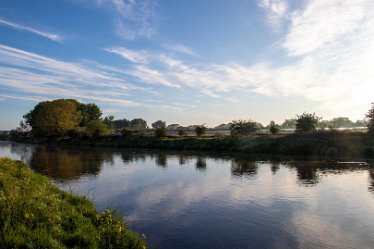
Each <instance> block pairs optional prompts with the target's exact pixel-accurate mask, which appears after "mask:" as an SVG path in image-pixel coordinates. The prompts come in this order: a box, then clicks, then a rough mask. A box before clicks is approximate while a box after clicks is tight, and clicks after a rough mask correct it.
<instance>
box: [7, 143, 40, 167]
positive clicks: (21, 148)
mask: <svg viewBox="0 0 374 249" xmlns="http://www.w3.org/2000/svg"><path fill="white" fill-rule="evenodd" d="M10 152H11V153H12V154H17V155H19V156H20V160H21V161H23V162H25V163H27V164H29V163H30V160H31V157H32V155H33V154H34V152H35V146H33V145H30V144H21V143H11V144H10Z"/></svg>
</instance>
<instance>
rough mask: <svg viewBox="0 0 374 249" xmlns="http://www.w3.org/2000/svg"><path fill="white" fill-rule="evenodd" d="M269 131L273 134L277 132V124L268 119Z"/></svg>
mask: <svg viewBox="0 0 374 249" xmlns="http://www.w3.org/2000/svg"><path fill="white" fill-rule="evenodd" d="M269 131H270V133H271V134H273V135H275V134H277V133H278V132H279V125H277V124H275V122H274V121H270V124H269Z"/></svg>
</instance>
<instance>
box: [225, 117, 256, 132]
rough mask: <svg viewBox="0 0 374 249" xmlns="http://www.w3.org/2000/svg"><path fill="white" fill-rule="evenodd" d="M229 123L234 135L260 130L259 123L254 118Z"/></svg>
mask: <svg viewBox="0 0 374 249" xmlns="http://www.w3.org/2000/svg"><path fill="white" fill-rule="evenodd" d="M229 125H230V132H231V134H232V135H250V134H253V133H255V132H256V131H257V130H258V126H257V123H256V122H254V121H252V120H248V121H245V120H233V121H231V122H230V124H229Z"/></svg>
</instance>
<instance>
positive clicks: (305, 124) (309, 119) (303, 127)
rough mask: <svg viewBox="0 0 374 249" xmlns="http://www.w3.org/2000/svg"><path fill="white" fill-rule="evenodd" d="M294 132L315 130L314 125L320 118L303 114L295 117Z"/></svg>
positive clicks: (311, 114)
mask: <svg viewBox="0 0 374 249" xmlns="http://www.w3.org/2000/svg"><path fill="white" fill-rule="evenodd" d="M296 117H297V118H296V132H312V131H315V130H316V125H317V123H318V121H319V120H320V118H318V117H317V116H316V114H315V113H305V112H304V113H303V114H302V115H297V116H296Z"/></svg>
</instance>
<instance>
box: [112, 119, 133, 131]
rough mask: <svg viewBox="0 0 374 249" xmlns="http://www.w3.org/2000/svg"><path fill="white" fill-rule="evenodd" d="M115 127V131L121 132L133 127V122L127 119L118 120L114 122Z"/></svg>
mask: <svg viewBox="0 0 374 249" xmlns="http://www.w3.org/2000/svg"><path fill="white" fill-rule="evenodd" d="M113 125H114V128H115V129H117V130H119V129H123V128H129V127H131V122H130V120H127V119H125V118H124V119H117V120H113Z"/></svg>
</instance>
